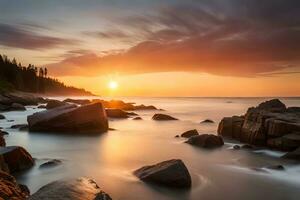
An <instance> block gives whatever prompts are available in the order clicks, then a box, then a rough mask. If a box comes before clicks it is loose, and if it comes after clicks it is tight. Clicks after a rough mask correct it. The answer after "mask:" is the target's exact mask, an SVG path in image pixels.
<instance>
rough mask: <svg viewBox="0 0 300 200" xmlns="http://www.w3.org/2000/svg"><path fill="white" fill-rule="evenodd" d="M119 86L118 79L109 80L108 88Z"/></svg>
mask: <svg viewBox="0 0 300 200" xmlns="http://www.w3.org/2000/svg"><path fill="white" fill-rule="evenodd" d="M118 87H119V83H118V82H116V81H112V80H111V81H109V82H108V88H109V89H111V90H116V89H117V88H118Z"/></svg>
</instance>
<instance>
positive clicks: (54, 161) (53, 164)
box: [39, 159, 62, 168]
mask: <svg viewBox="0 0 300 200" xmlns="http://www.w3.org/2000/svg"><path fill="white" fill-rule="evenodd" d="M61 163H62V161H61V160H58V159H52V160H49V161H47V162H44V163H43V164H41V165H40V166H39V168H47V167H56V166H58V165H60V164H61Z"/></svg>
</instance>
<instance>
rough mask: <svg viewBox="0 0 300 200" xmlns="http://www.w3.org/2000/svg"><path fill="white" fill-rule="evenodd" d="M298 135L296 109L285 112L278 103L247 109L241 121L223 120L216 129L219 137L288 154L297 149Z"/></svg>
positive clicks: (299, 120) (299, 118) (298, 113)
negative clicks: (286, 151)
mask: <svg viewBox="0 0 300 200" xmlns="http://www.w3.org/2000/svg"><path fill="white" fill-rule="evenodd" d="M298 132H300V109H298V108H297V107H293V108H286V106H285V105H284V104H283V103H282V102H281V101H279V100H278V99H273V100H270V101H266V102H263V103H261V104H259V105H258V106H257V107H255V108H254V107H253V108H249V109H248V111H247V113H246V114H245V115H244V116H243V117H238V116H233V117H225V118H223V119H222V121H221V122H220V124H219V127H218V134H219V135H222V136H227V137H231V138H234V139H237V140H239V141H241V142H245V143H249V144H254V145H260V146H268V147H270V148H274V149H278V150H288V151H291V150H294V149H295V148H297V147H299V145H300V143H299V136H298V135H299V134H298Z"/></svg>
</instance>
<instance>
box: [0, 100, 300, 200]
mask: <svg viewBox="0 0 300 200" xmlns="http://www.w3.org/2000/svg"><path fill="white" fill-rule="evenodd" d="M65 98H67V97H60V98H57V99H65ZM72 98H79V97H72ZM80 98H85V97H80ZM104 99H110V98H109V97H105V98H104ZM116 99H121V100H124V101H126V102H135V103H137V104H145V105H154V106H156V107H158V108H161V109H164V110H165V111H158V110H151V111H150V110H146V111H135V112H136V113H138V114H139V115H140V116H141V117H142V118H143V120H141V121H139V120H138V121H135V120H131V119H118V120H110V121H109V126H110V127H111V128H114V129H115V130H111V131H108V132H107V133H104V134H102V135H96V136H95V135H93V136H91V135H86V136H85V135H75V134H74V135H65V134H60V133H56V134H53V133H52V134H50V133H40V132H37V133H29V132H28V131H19V130H16V129H10V128H9V127H10V126H11V125H13V124H20V123H26V117H27V115H29V114H32V113H34V112H38V111H41V110H43V109H38V108H36V106H27V110H26V111H14V112H6V113H2V114H3V115H5V116H6V118H7V119H9V120H14V121H13V122H8V121H7V120H0V127H3V128H4V130H5V131H7V132H9V135H7V136H5V139H6V143H7V145H9V146H11V145H19V146H23V147H24V148H26V149H27V150H28V151H29V152H30V154H31V155H32V156H33V157H34V158H35V159H36V165H35V167H33V168H32V169H30V170H28V171H26V172H23V173H20V174H16V177H17V179H18V181H19V182H20V183H22V184H26V185H27V186H28V187H29V188H30V190H31V192H32V193H34V192H35V191H37V190H38V189H39V188H40V187H42V186H43V185H45V184H47V183H49V182H52V181H55V180H58V179H61V178H70V177H81V176H87V177H90V178H93V179H94V180H96V182H97V183H98V185H99V186H100V187H101V189H103V190H104V191H105V192H106V193H108V194H109V195H110V196H111V197H112V198H113V199H114V200H153V199H162V200H199V199H205V200H221V199H230V200H241V199H243V200H253V199H272V200H283V199H285V200H287V199H288V200H296V199H299V196H300V178H299V177H300V165H297V164H294V163H291V162H285V161H283V160H281V159H280V158H279V157H280V156H281V155H283V154H284V152H276V151H271V150H266V149H262V150H259V151H251V150H233V149H232V146H233V145H235V144H239V143H238V142H237V141H232V140H228V139H225V145H224V146H223V147H222V148H219V149H215V150H204V149H200V148H197V147H194V146H191V145H188V144H186V143H184V141H185V139H182V138H175V137H174V136H175V135H180V134H181V133H182V132H184V131H187V130H190V129H197V130H198V131H199V133H210V134H217V127H218V123H219V122H220V120H221V119H222V118H223V117H226V116H232V115H242V114H244V113H245V112H246V111H247V109H248V107H251V106H256V105H258V104H259V103H260V102H262V101H265V100H267V99H270V98H196V97H195V98H183V97H182V98H146V97H143V98H142V97H130V98H129V97H126V98H125V97H118V98H116ZM280 100H282V102H283V103H285V104H286V105H287V106H300V98H280ZM154 113H165V114H169V115H171V116H173V117H176V118H178V119H180V120H179V121H153V120H151V117H152V116H153V114H154ZM205 119H211V120H213V121H214V122H215V123H213V124H203V123H200V122H201V121H202V120H205ZM48 159H61V160H62V161H63V164H62V165H59V166H57V167H53V168H44V169H41V168H39V165H40V164H41V163H43V162H45V161H46V160H48ZM169 159H182V160H183V162H184V163H185V164H186V166H187V168H188V170H189V171H190V174H191V176H192V188H191V189H189V190H178V189H170V188H164V187H161V186H155V185H151V184H147V183H144V182H141V181H140V180H138V179H137V178H136V177H135V176H134V175H133V174H132V172H133V171H134V170H135V169H137V168H140V167H142V166H145V165H150V164H155V163H157V162H161V161H164V160H169ZM274 164H282V165H284V166H285V168H286V169H285V170H283V171H276V170H268V169H265V170H264V171H260V170H254V169H256V168H259V167H266V166H269V165H274Z"/></svg>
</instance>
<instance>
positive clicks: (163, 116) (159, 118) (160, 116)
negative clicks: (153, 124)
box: [152, 113, 178, 121]
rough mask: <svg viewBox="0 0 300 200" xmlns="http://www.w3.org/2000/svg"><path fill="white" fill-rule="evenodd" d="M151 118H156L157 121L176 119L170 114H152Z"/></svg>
mask: <svg viewBox="0 0 300 200" xmlns="http://www.w3.org/2000/svg"><path fill="white" fill-rule="evenodd" d="M152 119H153V120H157V121H167V120H178V119H176V118H174V117H172V116H170V115H166V114H159V113H157V114H154V115H153V117H152Z"/></svg>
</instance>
